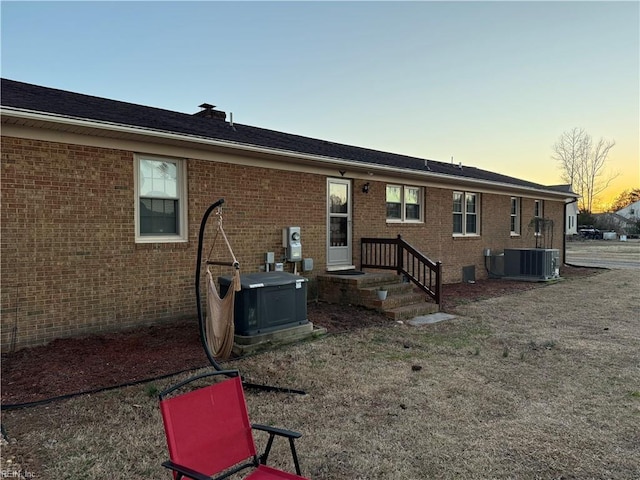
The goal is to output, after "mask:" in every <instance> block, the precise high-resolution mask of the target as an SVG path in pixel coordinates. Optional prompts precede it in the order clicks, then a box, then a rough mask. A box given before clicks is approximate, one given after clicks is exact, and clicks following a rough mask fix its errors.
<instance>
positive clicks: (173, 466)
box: [162, 460, 211, 480]
mask: <svg viewBox="0 0 640 480" xmlns="http://www.w3.org/2000/svg"><path fill="white" fill-rule="evenodd" d="M162 466H163V467H165V468H168V469H169V470H173V471H174V472H178V473H180V474H181V475H184V476H185V477H187V478H192V479H193V480H211V477H210V476H208V475H205V474H204V473H200V472H196V471H195V470H192V469H190V468H187V467H185V466H184V465H178V464H177V463H173V462H172V461H171V460H167V461H166V462H164V463H163V464H162Z"/></svg>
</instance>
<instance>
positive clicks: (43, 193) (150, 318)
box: [1, 79, 568, 349]
mask: <svg viewBox="0 0 640 480" xmlns="http://www.w3.org/2000/svg"><path fill="white" fill-rule="evenodd" d="M1 103H2V110H1V116H2V252H1V253H2V272H1V275H2V277H1V281H2V347H3V349H6V348H20V347H24V346H29V345H36V344H41V343H45V342H47V341H50V340H52V339H54V338H57V337H63V336H70V335H77V334H81V333H87V332H95V331H106V330H116V329H121V328H127V327H133V326H139V325H144V324H152V323H158V322H162V321H169V320H175V319H178V318H181V317H194V315H195V304H194V295H193V275H194V268H195V258H196V243H197V235H198V228H199V224H200V219H201V218H202V214H203V212H204V211H205V210H206V209H207V207H208V206H209V205H210V204H211V203H212V202H213V201H215V200H217V199H218V198H224V199H225V206H224V211H223V216H224V226H225V231H226V233H227V235H228V237H229V239H230V241H231V243H232V245H233V249H234V252H235V254H236V256H237V257H238V259H239V261H240V262H241V264H242V271H243V272H245V273H249V272H257V271H259V270H260V268H261V267H262V266H263V265H264V255H265V252H268V251H271V252H275V253H276V256H277V257H278V258H281V255H282V254H283V247H282V229H283V227H286V226H291V225H295V226H299V227H300V228H301V233H302V249H303V256H304V257H305V258H312V259H313V265H314V267H313V270H312V271H309V272H304V275H305V276H307V277H309V279H310V282H309V285H310V289H309V294H310V295H309V296H310V297H311V298H313V297H314V295H315V294H314V288H313V283H314V279H315V277H316V276H317V275H318V274H319V273H325V272H326V271H331V270H335V269H342V268H349V267H352V266H353V267H356V268H359V258H360V242H359V240H360V239H361V238H363V237H396V236H397V235H398V234H401V235H402V236H403V238H404V239H406V240H407V241H408V242H410V243H411V244H412V245H413V246H415V247H416V248H417V249H419V250H420V251H422V252H423V253H424V254H425V255H426V256H428V257H429V258H431V259H433V260H437V261H441V262H442V263H443V275H444V282H445V283H454V282H460V281H461V280H462V271H463V268H465V267H467V268H468V267H469V266H475V271H476V275H477V276H478V277H479V278H483V277H486V272H485V267H484V257H483V249H485V248H491V249H504V248H519V247H533V246H534V245H535V238H536V232H535V231H534V230H535V227H534V226H533V223H532V220H533V219H534V218H535V217H544V218H547V219H550V220H552V221H553V222H555V225H557V227H556V235H555V237H554V238H553V239H551V242H552V244H551V245H548V246H549V247H552V248H561V247H562V237H563V235H562V231H563V226H562V225H563V218H564V213H565V212H564V205H565V199H566V198H567V195H568V194H567V192H559V191H557V190H554V189H552V188H550V187H546V186H543V185H539V184H536V183H532V182H527V181H524V180H520V179H517V178H513V177H509V176H505V175H501V174H497V173H493V172H489V171H485V170H480V169H476V168H473V167H469V166H466V165H457V164H456V165H454V164H452V163H448V162H437V161H432V160H429V161H425V160H424V159H419V158H413V157H409V156H404V155H396V154H391V153H385V152H381V151H376V150H371V149H367V148H360V147H354V146H349V145H342V144H337V143H333V142H328V141H324V140H319V139H313V138H307V137H302V136H298V135H292V134H287V133H282V132H276V131H272V130H268V129H263V128H257V127H252V126H248V125H241V124H234V123H232V122H230V121H228V120H227V119H226V115H225V113H224V112H219V111H217V110H215V109H214V107H213V106H211V105H207V104H203V105H202V106H201V108H202V110H201V111H199V112H197V113H196V114H194V115H190V114H184V113H178V112H173V111H168V110H162V109H158V108H152V107H147V106H141V105H135V104H130V103H124V102H119V101H114V100H108V99H103V98H97V97H92V96H87V95H81V94H77V93H72V92H67V91H61V90H55V89H50V88H45V87H41V86H36V85H31V84H25V83H21V82H16V81H12V80H6V79H3V80H2V97H1ZM209 235H210V236H211V235H212V234H211V232H210V233H209ZM561 253H562V252H561ZM286 268H287V269H289V270H291V269H292V268H293V266H292V265H291V264H287V265H286Z"/></svg>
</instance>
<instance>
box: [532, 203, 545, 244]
mask: <svg viewBox="0 0 640 480" xmlns="http://www.w3.org/2000/svg"><path fill="white" fill-rule="evenodd" d="M533 218H534V219H536V218H544V202H543V201H542V200H534V201H533ZM538 227H540V224H539V222H535V225H534V227H533V228H534V229H535V233H534V234H535V235H536V236H540V235H542V232H541V231H540V230H539V228H538Z"/></svg>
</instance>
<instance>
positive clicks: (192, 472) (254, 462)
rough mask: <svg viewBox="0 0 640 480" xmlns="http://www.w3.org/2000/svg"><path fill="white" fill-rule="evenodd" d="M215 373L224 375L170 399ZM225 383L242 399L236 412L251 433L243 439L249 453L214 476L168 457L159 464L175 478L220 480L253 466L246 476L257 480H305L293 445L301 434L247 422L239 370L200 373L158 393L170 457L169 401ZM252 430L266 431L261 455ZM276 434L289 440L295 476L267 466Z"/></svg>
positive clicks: (171, 404)
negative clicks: (231, 383)
mask: <svg viewBox="0 0 640 480" xmlns="http://www.w3.org/2000/svg"><path fill="white" fill-rule="evenodd" d="M214 376H225V377H226V378H225V379H224V380H222V381H221V382H215V383H212V384H210V385H208V386H206V387H201V388H199V389H194V390H192V391H190V392H185V393H183V394H180V395H175V396H171V397H170V398H169V396H170V395H171V394H172V393H174V392H176V391H177V390H179V389H181V388H183V387H185V386H187V385H188V384H190V383H193V382H196V381H198V380H201V379H204V378H207V377H214ZM228 382H234V383H236V385H230V384H228ZM225 383H227V384H228V385H225V387H224V388H234V389H235V390H234V393H237V395H238V400H241V401H242V402H243V403H242V404H241V405H240V404H239V405H238V407H237V408H238V412H236V413H237V414H238V415H240V416H241V417H242V419H243V420H244V421H245V422H246V424H247V425H249V426H250V432H248V434H249V436H250V438H249V439H248V440H247V439H246V438H245V439H244V440H245V441H248V442H249V443H250V444H249V445H248V447H247V451H248V453H249V454H248V455H247V457H245V458H244V460H241V461H240V462H238V463H235V464H233V465H229V466H228V467H225V468H223V469H222V470H221V471H216V472H213V474H214V475H217V476H210V475H208V474H207V473H204V472H200V471H197V470H196V469H194V468H191V467H190V466H189V465H182V464H180V463H178V462H176V461H174V459H171V460H168V461H166V462H164V463H162V466H163V467H166V468H168V469H170V470H172V471H173V472H174V476H175V478H176V480H179V479H181V478H182V477H187V478H191V479H194V480H222V479H225V478H227V477H229V476H231V475H233V474H235V473H238V472H240V471H242V470H244V469H248V468H253V469H254V471H253V472H252V473H251V474H250V475H249V476H248V477H247V479H254V478H255V479H256V480H258V479H260V478H261V477H264V478H269V479H272V478H274V479H275V478H281V479H285V480H298V479H299V480H305V479H304V477H302V476H301V472H300V463H299V460H298V454H297V451H296V447H295V440H296V439H297V438H300V437H301V436H302V434H301V433H299V432H295V431H292V430H287V429H282V428H276V427H272V426H269V425H262V424H250V423H249V416H248V412H247V407H246V400H245V397H244V390H243V388H242V378H241V376H240V373H239V372H238V370H216V371H214V372H206V373H203V374H200V375H196V376H194V377H190V378H188V379H186V380H184V381H182V382H179V383H177V384H176V385H174V386H172V387H169V388H167V389H166V390H163V391H162V392H160V393H159V394H158V397H159V401H160V409H161V412H162V416H163V423H164V427H165V434H166V435H167V445H168V446H169V452H170V456H172V446H171V445H172V441H175V439H174V438H173V435H174V432H173V427H172V421H171V420H170V419H169V418H168V417H170V416H171V412H170V409H171V408H173V404H174V403H175V402H174V403H172V402H171V401H174V400H175V399H178V398H179V397H183V395H188V394H189V393H193V392H198V391H199V393H200V394H201V395H202V396H203V398H204V396H205V394H209V393H210V394H213V393H214V391H215V389H216V388H217V387H218V386H219V385H222V384H225ZM218 388H221V387H218ZM208 389H211V390H208ZM185 399H186V397H183V401H185V402H186V401H188V399H187V400H185ZM229 401H230V402H231V401H233V399H230V400H229ZM238 403H239V402H238ZM214 404H215V402H213V403H212V408H213V405H214ZM254 430H257V431H263V432H266V433H268V434H269V438H268V440H267V445H266V447H265V450H264V452H263V453H262V454H260V455H258V454H257V452H256V449H255V441H254V439H253V431H254ZM275 437H282V438H286V439H288V441H289V447H290V449H291V455H292V458H293V463H294V466H295V471H296V475H293V474H291V473H288V472H285V471H281V470H278V469H275V468H272V467H268V466H267V460H268V458H269V454H270V452H271V448H272V446H273V442H274V440H275ZM207 454H209V455H215V452H207Z"/></svg>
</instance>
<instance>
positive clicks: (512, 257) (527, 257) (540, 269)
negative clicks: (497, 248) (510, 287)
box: [504, 248, 560, 280]
mask: <svg viewBox="0 0 640 480" xmlns="http://www.w3.org/2000/svg"><path fill="white" fill-rule="evenodd" d="M504 275H505V277H514V278H524V279H528V280H551V279H554V278H559V277H560V252H559V250H557V249H550V248H548V249H543V248H510V249H505V251H504Z"/></svg>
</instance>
